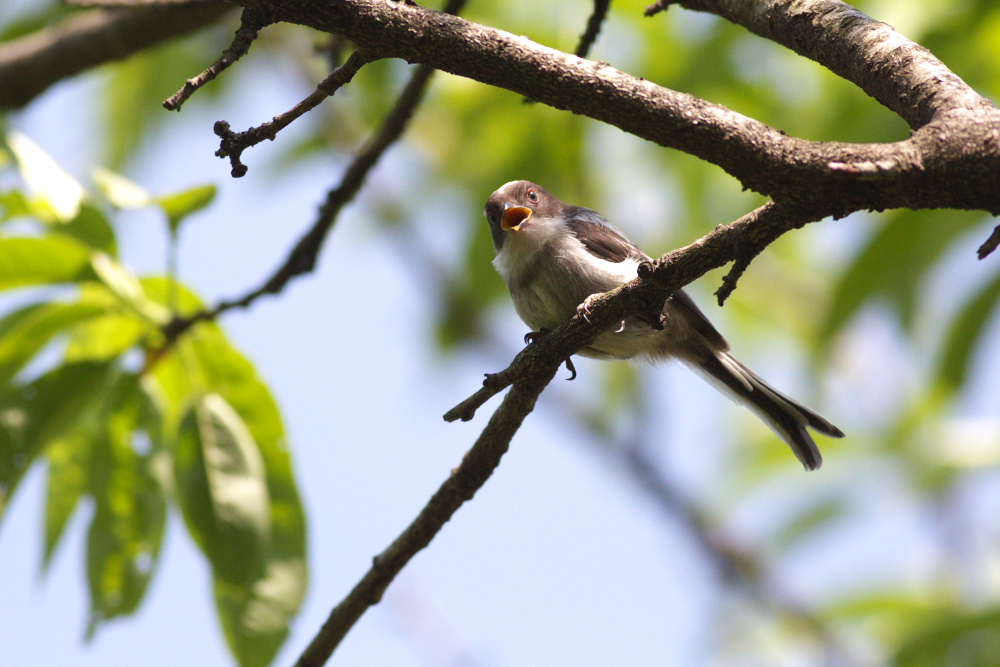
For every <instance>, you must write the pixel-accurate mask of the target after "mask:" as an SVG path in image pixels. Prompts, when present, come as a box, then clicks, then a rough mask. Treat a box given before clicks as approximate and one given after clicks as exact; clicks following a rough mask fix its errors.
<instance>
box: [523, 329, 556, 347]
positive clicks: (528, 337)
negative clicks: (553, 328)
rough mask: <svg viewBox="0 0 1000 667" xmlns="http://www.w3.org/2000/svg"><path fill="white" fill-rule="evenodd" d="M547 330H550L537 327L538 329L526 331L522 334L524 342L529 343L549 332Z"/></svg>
mask: <svg viewBox="0 0 1000 667" xmlns="http://www.w3.org/2000/svg"><path fill="white" fill-rule="evenodd" d="M549 331H550V330H549V329H539V330H538V331H529V332H528V333H526V334H524V344H525V345H531V344H532V343H534V342H535V341H537V340H539V339H540V338H543V337H544V336H546V335H547V334H548V333H549Z"/></svg>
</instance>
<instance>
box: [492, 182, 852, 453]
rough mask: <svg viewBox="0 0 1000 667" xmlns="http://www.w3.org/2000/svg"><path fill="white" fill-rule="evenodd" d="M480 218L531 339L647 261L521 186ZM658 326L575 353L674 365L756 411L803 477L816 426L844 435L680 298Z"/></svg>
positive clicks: (584, 212) (628, 328) (598, 224)
mask: <svg viewBox="0 0 1000 667" xmlns="http://www.w3.org/2000/svg"><path fill="white" fill-rule="evenodd" d="M485 214H486V219H487V221H489V225H490V232H491V234H492V235H493V245H494V247H495V248H496V252H497V256H496V259H495V260H493V265H494V266H495V267H496V269H497V271H498V272H499V273H500V275H501V276H502V277H503V279H504V281H505V282H506V283H507V289H508V290H510V295H511V298H512V299H513V300H514V309H515V310H517V314H518V315H520V317H521V319H522V320H524V323H525V324H527V325H528V326H529V327H531V329H532V330H533V331H535V332H541V331H545V330H549V329H553V328H555V327H557V326H558V325H559V324H561V323H562V322H564V321H565V320H567V319H569V318H570V317H572V316H573V314H574V313H577V312H583V313H584V314H586V310H587V303H589V301H588V297H590V296H592V295H595V294H600V293H602V292H607V291H608V290H611V289H614V288H616V287H619V286H621V285H623V284H624V283H626V282H628V281H630V280H632V279H633V278H635V277H636V275H637V267H638V266H639V264H640V263H641V262H644V261H648V260H649V256H648V255H646V254H645V253H644V252H643V251H642V250H640V249H639V248H637V247H636V246H635V245H634V244H633V243H632V242H630V241H629V240H628V239H626V238H625V237H624V236H623V235H622V234H621V232H619V231H618V230H617V229H615V228H614V227H612V226H611V225H609V224H608V221H607V220H605V219H604V218H603V217H602V216H601V215H600V214H598V213H596V212H595V211H592V210H590V209H587V208H583V207H580V206H572V205H570V204H567V203H566V202H563V201H560V200H559V199H557V198H556V197H554V196H553V195H551V194H549V193H548V192H546V191H545V190H544V189H543V188H542V187H541V186H539V185H535V184H534V183H530V182H528V181H512V182H510V183H507V184H506V185H504V186H502V187H501V188H500V189H499V190H497V191H496V192H494V193H493V194H492V195H490V198H489V200H488V201H487V202H486V209H485ZM662 323H663V324H664V328H663V329H662V330H658V329H654V328H653V327H651V326H649V325H648V324H646V323H643V322H641V321H639V320H637V319H628V320H626V321H625V322H623V324H622V327H621V328H620V329H619V330H618V331H609V332H607V333H604V334H601V335H600V336H599V337H598V338H597V339H596V340H595V341H594V342H593V343H592V344H591V345H590V346H589V347H586V348H584V349H582V350H580V352H579V354H581V355H582V356H585V357H591V358H594V359H633V358H638V359H648V360H651V361H661V360H667V359H679V360H681V361H683V362H684V363H686V364H687V365H688V366H690V367H691V368H693V369H694V370H696V371H698V372H699V373H701V374H702V375H703V376H705V378H706V379H707V380H708V381H709V382H711V383H712V384H713V385H714V386H715V387H716V388H718V389H719V390H720V391H722V392H723V393H724V394H727V395H728V396H729V397H730V398H732V399H734V400H735V401H736V402H738V403H742V404H743V405H745V406H747V407H748V408H750V409H751V410H753V411H754V412H755V413H756V414H757V415H758V416H759V417H760V418H761V419H762V420H764V423H766V424H767V425H768V426H769V427H770V428H771V429H772V430H773V431H774V432H775V433H776V434H777V435H778V436H779V437H780V438H781V439H782V440H784V441H785V442H786V443H788V445H789V446H790V447H791V448H792V451H793V452H795V456H797V457H798V459H799V461H801V462H802V465H804V466H805V467H806V469H807V470H815V469H816V468H819V467H820V465H821V464H822V463H823V457H822V456H821V455H820V453H819V448H818V447H816V443H815V442H814V441H813V439H812V437H811V436H810V435H809V432H808V430H807V429H808V428H813V429H816V430H817V431H819V432H820V433H824V434H826V435H828V436H831V437H834V438H842V437H843V436H844V434H843V433H842V432H841V431H840V429H838V428H837V427H836V426H834V425H833V424H831V423H830V422H828V421H827V420H826V419H824V418H823V417H822V416H820V415H819V414H817V413H816V412H814V411H812V410H810V409H809V408H807V407H805V406H804V405H801V404H800V403H797V402H796V401H794V400H792V399H790V398H789V397H787V396H785V395H784V394H782V393H781V392H779V391H777V390H776V389H774V388H773V387H771V386H770V385H769V384H767V383H766V382H764V380H762V379H761V378H760V377H759V376H758V375H757V374H756V373H754V372H753V371H751V370H750V369H749V368H747V367H746V366H744V365H743V364H742V363H740V362H739V361H738V360H737V359H736V358H735V357H733V355H731V354H730V353H729V343H727V342H726V339H725V338H723V337H722V334H720V333H719V332H718V331H717V330H716V329H715V327H714V326H712V323H711V322H709V321H708V318H707V317H705V315H704V314H702V312H701V311H700V310H698V307H697V306H696V305H695V304H694V302H693V301H692V300H691V297H689V296H688V295H687V294H685V293H684V292H683V291H680V290H679V291H677V292H674V294H673V295H672V296H671V297H670V298H669V299H668V300H667V302H666V304H665V305H664V306H663V319H662Z"/></svg>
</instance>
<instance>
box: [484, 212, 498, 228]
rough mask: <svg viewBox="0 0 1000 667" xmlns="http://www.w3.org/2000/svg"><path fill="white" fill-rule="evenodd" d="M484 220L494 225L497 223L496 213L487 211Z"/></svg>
mask: <svg viewBox="0 0 1000 667" xmlns="http://www.w3.org/2000/svg"><path fill="white" fill-rule="evenodd" d="M486 220H487V221H488V222H489V223H490V224H491V225H496V224H497V214H496V213H487V214H486Z"/></svg>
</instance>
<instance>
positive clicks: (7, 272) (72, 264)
mask: <svg viewBox="0 0 1000 667" xmlns="http://www.w3.org/2000/svg"><path fill="white" fill-rule="evenodd" d="M90 254H91V251H90V250H89V249H87V248H86V247H85V246H83V245H81V244H80V243H78V242H76V241H73V240H70V239H67V238H62V237H59V236H47V237H44V238H5V239H0V290H5V289H13V288H16V287H26V286H29V285H52V284H58V283H74V282H81V281H84V280H93V279H95V278H96V274H95V273H94V270H93V268H92V267H91V265H90Z"/></svg>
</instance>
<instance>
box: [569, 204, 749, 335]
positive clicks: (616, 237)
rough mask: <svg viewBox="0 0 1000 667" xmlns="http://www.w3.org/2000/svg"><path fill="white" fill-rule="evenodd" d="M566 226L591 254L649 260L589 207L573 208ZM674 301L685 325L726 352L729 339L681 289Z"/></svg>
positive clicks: (610, 259)
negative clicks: (684, 320) (685, 321)
mask: <svg viewBox="0 0 1000 667" xmlns="http://www.w3.org/2000/svg"><path fill="white" fill-rule="evenodd" d="M567 225H568V226H569V229H570V231H571V232H573V235H574V236H576V238H577V239H578V240H579V241H580V243H582V244H583V247H585V248H586V249H587V250H588V251H589V252H590V253H591V254H592V255H594V256H595V257H598V258H600V259H603V260H606V261H608V262H616V263H617V262H624V261H625V260H627V259H638V260H639V261H644V260H649V255H647V254H646V253H644V252H643V251H642V250H641V249H639V247H638V246H636V245H635V244H634V243H632V242H631V241H629V240H628V239H627V238H625V236H623V235H622V233H621V232H619V231H618V230H617V229H615V228H614V227H612V226H611V225H609V224H608V222H607V220H605V219H604V217H603V216H601V215H600V214H599V213H597V212H595V211H592V210H590V209H588V208H575V209H573V210H572V213H571V215H570V216H569V217H568V220H567ZM669 304H673V305H674V306H675V307H676V309H677V311H678V312H679V313H682V314H683V315H682V316H683V317H684V318H685V319H686V320H687V321H688V324H689V325H690V326H691V327H692V328H693V329H694V330H695V331H697V332H698V333H699V334H701V335H702V336H703V337H704V338H705V340H706V341H708V343H709V345H711V346H712V348H713V349H715V350H718V351H720V352H725V351H727V350H728V349H729V342H728V341H727V340H726V339H725V338H724V337H723V335H722V334H720V333H719V332H718V330H717V329H716V328H715V326H714V325H713V324H712V323H711V322H710V321H709V319H708V318H707V317H705V314H704V313H703V312H701V310H700V309H699V308H698V306H696V305H695V303H694V301H692V300H691V297H689V296H688V295H687V293H686V292H684V290H677V291H676V292H674V295H673V297H672V298H671V300H670V301H669V302H668V306H669Z"/></svg>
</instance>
